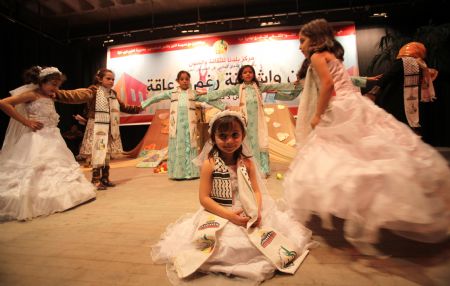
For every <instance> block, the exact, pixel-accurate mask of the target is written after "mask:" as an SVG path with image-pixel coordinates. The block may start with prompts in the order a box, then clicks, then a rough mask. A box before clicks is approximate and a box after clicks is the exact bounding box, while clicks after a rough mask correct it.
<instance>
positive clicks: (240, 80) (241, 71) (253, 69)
mask: <svg viewBox="0 0 450 286" xmlns="http://www.w3.org/2000/svg"><path fill="white" fill-rule="evenodd" d="M245 68H250V69H251V70H252V71H253V79H252V81H253V82H254V83H256V85H257V86H259V81H258V80H257V79H256V72H255V68H254V67H253V66H251V65H243V66H242V67H241V68H240V69H239V71H238V74H237V80H238V82H239V83H243V82H244V79H243V78H242V74H243V73H244V69H245Z"/></svg>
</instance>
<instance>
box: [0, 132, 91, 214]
mask: <svg viewBox="0 0 450 286" xmlns="http://www.w3.org/2000/svg"><path fill="white" fill-rule="evenodd" d="M95 196H96V194H95V191H94V187H93V185H92V184H91V183H90V182H89V181H88V180H86V178H85V176H84V175H83V173H82V172H81V170H80V165H79V164H78V163H77V162H76V161H75V159H74V157H73V155H72V153H71V152H70V150H69V149H68V148H67V146H66V143H65V142H64V140H63V138H62V137H61V134H60V132H59V129H58V128H56V127H46V128H43V129H41V130H39V131H36V132H31V131H28V132H26V133H24V134H23V135H22V136H21V137H20V139H19V140H18V142H17V143H16V144H15V145H14V146H13V147H10V148H7V149H6V150H2V152H1V153H0V219H1V220H7V219H17V220H27V219H31V218H33V217H37V216H42V215H49V214H52V213H54V212H60V211H64V210H67V209H69V208H72V207H74V206H77V205H79V204H81V203H83V202H86V201H89V200H91V199H93V198H95Z"/></svg>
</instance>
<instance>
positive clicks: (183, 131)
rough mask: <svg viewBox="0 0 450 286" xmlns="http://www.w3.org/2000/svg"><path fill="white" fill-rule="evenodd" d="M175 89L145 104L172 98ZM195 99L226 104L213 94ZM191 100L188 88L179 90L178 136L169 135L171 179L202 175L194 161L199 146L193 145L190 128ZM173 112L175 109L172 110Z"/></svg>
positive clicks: (156, 96)
mask: <svg viewBox="0 0 450 286" xmlns="http://www.w3.org/2000/svg"><path fill="white" fill-rule="evenodd" d="M173 92H174V91H167V92H163V93H160V94H156V95H154V96H152V97H151V98H150V99H148V100H146V101H145V105H146V106H148V105H150V104H153V103H156V102H159V101H161V100H170V99H171V98H172V93H173ZM194 100H195V101H198V102H208V103H210V104H214V106H215V107H217V108H220V109H223V108H224V106H223V104H221V103H220V102H219V103H218V102H215V101H214V99H212V97H211V96H204V95H203V96H195V99H194ZM188 109H189V100H188V92H187V91H186V90H181V89H180V90H179V94H178V108H177V110H176V112H177V124H176V129H177V130H176V136H175V137H172V136H169V150H168V160H167V171H168V175H169V178H171V179H194V178H198V177H199V176H200V172H199V168H198V167H197V166H196V165H194V164H193V163H192V160H193V159H195V157H197V155H198V150H197V147H194V146H192V145H193V144H192V142H191V139H190V138H191V136H190V130H189V117H188ZM170 112H173V110H170Z"/></svg>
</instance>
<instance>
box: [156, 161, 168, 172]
mask: <svg viewBox="0 0 450 286" xmlns="http://www.w3.org/2000/svg"><path fill="white" fill-rule="evenodd" d="M153 173H157V174H164V173H167V161H164V162H161V163H160V164H159V165H158V166H157V167H156V168H154V169H153Z"/></svg>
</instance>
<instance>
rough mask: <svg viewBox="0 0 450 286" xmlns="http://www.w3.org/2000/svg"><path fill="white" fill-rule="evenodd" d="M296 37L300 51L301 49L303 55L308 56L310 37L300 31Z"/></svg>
mask: <svg viewBox="0 0 450 286" xmlns="http://www.w3.org/2000/svg"><path fill="white" fill-rule="evenodd" d="M298 38H299V40H300V51H302V53H303V54H304V55H305V57H308V50H309V44H310V39H309V38H308V37H306V36H305V35H303V34H301V33H300V34H299V37H298Z"/></svg>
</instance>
